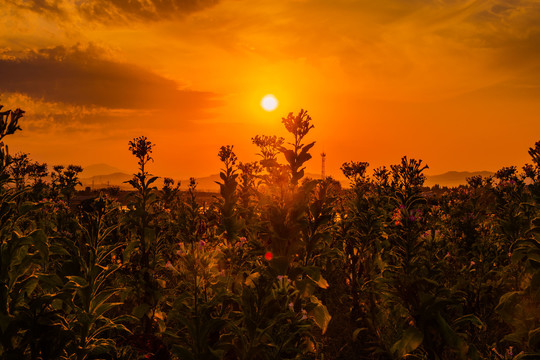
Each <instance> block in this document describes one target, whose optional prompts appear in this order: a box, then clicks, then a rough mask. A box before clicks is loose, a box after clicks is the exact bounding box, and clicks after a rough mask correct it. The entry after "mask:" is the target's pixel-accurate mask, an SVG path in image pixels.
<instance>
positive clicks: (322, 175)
mask: <svg viewBox="0 0 540 360" xmlns="http://www.w3.org/2000/svg"><path fill="white" fill-rule="evenodd" d="M321 158H322V166H321V179H322V180H324V179H326V153H325V152H322V153H321Z"/></svg>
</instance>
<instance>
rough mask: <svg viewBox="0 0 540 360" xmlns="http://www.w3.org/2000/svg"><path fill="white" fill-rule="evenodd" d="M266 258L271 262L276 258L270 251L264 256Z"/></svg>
mask: <svg viewBox="0 0 540 360" xmlns="http://www.w3.org/2000/svg"><path fill="white" fill-rule="evenodd" d="M264 258H265V259H266V260H268V261H270V260H272V259H273V258H274V254H272V253H271V252H270V251H267V252H266V254H264Z"/></svg>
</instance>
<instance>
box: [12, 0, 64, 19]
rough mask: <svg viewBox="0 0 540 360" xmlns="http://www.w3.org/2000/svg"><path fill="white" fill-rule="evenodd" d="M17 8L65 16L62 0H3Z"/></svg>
mask: <svg viewBox="0 0 540 360" xmlns="http://www.w3.org/2000/svg"><path fill="white" fill-rule="evenodd" d="M5 1H6V2H7V3H8V4H12V5H15V6H16V7H18V8H21V9H26V10H30V11H33V12H35V13H38V14H45V15H52V16H54V17H65V16H66V9H65V8H64V5H63V0H5Z"/></svg>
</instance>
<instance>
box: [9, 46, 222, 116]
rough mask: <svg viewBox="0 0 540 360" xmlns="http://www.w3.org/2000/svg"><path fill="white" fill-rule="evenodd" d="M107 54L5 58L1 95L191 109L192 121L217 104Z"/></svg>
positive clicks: (51, 52)
mask: <svg viewBox="0 0 540 360" xmlns="http://www.w3.org/2000/svg"><path fill="white" fill-rule="evenodd" d="M102 52H103V51H102V49H100V48H99V47H96V46H93V45H90V46H88V47H86V48H84V47H81V46H75V47H71V48H67V47H64V46H58V47H54V48H50V49H41V50H35V51H28V52H26V53H24V54H21V53H18V54H16V55H15V56H13V54H11V56H7V55H5V54H4V56H3V57H2V58H0V79H1V81H0V92H8V93H23V94H27V95H29V96H31V97H33V98H40V99H44V100H46V101H49V102H62V103H66V104H72V105H78V106H94V107H104V108H111V109H185V110H186V112H187V113H189V114H191V115H192V116H195V115H196V114H198V115H199V116H201V115H202V113H204V112H205V111H206V109H208V108H211V107H213V106H215V105H216V104H217V100H216V95H215V94H212V93H209V92H202V91H194V90H187V89H179V87H178V84H177V83H176V82H174V81H172V80H169V79H166V78H164V77H161V76H159V75H157V74H154V73H153V72H151V71H149V70H145V69H142V68H140V67H137V66H135V65H130V64H125V63H120V62H115V61H113V60H111V59H108V58H106V57H104V56H103V55H102ZM14 57H15V59H14Z"/></svg>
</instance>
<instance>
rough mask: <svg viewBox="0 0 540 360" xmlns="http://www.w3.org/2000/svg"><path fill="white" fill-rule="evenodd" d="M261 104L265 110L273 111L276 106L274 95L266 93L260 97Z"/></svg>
mask: <svg viewBox="0 0 540 360" xmlns="http://www.w3.org/2000/svg"><path fill="white" fill-rule="evenodd" d="M261 106H262V108H263V109H264V110H266V111H274V110H275V109H276V108H277V106H278V101H277V99H276V97H275V96H274V95H272V94H268V95H265V96H264V97H263V98H262V100H261Z"/></svg>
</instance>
